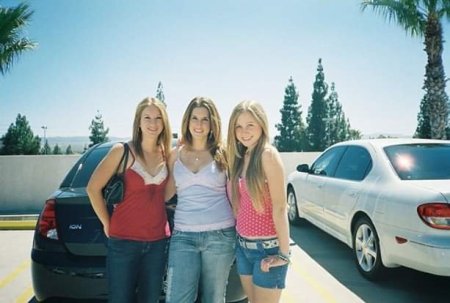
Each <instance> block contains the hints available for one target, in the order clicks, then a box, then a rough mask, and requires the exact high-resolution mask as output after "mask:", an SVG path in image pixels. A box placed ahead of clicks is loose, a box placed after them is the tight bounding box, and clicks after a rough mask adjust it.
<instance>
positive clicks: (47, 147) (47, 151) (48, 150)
mask: <svg viewBox="0 0 450 303" xmlns="http://www.w3.org/2000/svg"><path fill="white" fill-rule="evenodd" d="M40 153H41V154H43V155H50V154H51V153H52V149H51V148H50V145H49V144H48V140H45V143H44V146H43V147H42V149H41V152H40Z"/></svg>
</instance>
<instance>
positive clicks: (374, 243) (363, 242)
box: [353, 217, 385, 280]
mask: <svg viewBox="0 0 450 303" xmlns="http://www.w3.org/2000/svg"><path fill="white" fill-rule="evenodd" d="M353 252H354V255H355V261H356V266H357V267H358V270H359V272H360V273H361V274H362V275H363V276H364V277H365V278H367V279H369V280H376V279H378V278H380V277H381V276H382V275H383V273H384V270H385V267H384V266H383V262H382V260H381V252H380V240H379V239H378V234H377V231H376V230H375V227H374V226H373V224H372V222H371V221H370V220H369V219H368V218H366V217H362V218H360V219H358V221H357V222H356V225H355V229H354V230H353Z"/></svg>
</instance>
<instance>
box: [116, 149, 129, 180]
mask: <svg viewBox="0 0 450 303" xmlns="http://www.w3.org/2000/svg"><path fill="white" fill-rule="evenodd" d="M128 149H129V146H128V144H127V143H123V154H122V157H121V158H120V162H119V165H117V168H116V173H115V174H116V175H118V174H119V169H120V165H121V164H122V172H121V173H120V174H123V173H125V170H126V168H127V163H128ZM124 160H125V161H124Z"/></svg>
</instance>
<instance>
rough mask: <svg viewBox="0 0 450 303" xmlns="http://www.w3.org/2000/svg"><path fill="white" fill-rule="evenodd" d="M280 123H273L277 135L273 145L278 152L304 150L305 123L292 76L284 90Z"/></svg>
mask: <svg viewBox="0 0 450 303" xmlns="http://www.w3.org/2000/svg"><path fill="white" fill-rule="evenodd" d="M280 113H281V123H278V124H276V125H275V127H276V128H277V130H278V131H279V135H277V136H275V146H276V147H277V149H278V150H279V151H280V152H292V151H302V150H304V136H305V125H304V124H303V121H302V111H301V106H300V105H299V104H298V92H297V89H296V87H295V84H294V81H293V80H292V77H291V78H289V83H288V85H287V86H286V88H285V90H284V101H283V108H282V109H281V110H280Z"/></svg>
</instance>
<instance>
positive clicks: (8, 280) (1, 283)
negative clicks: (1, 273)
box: [0, 260, 31, 289]
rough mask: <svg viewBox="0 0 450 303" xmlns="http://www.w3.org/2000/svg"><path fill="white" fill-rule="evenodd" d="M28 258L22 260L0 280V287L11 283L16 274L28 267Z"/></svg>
mask: <svg viewBox="0 0 450 303" xmlns="http://www.w3.org/2000/svg"><path fill="white" fill-rule="evenodd" d="M30 264H31V262H30V260H25V261H23V262H22V263H21V264H20V265H19V266H17V267H16V268H15V269H14V270H13V271H12V272H11V273H9V274H8V275H7V276H6V277H4V278H3V279H1V280H0V289H1V288H3V287H5V286H6V285H8V284H9V283H11V282H12V281H13V280H14V279H15V278H17V276H18V275H20V274H21V273H22V272H24V271H25V270H27V269H29V268H30Z"/></svg>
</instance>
